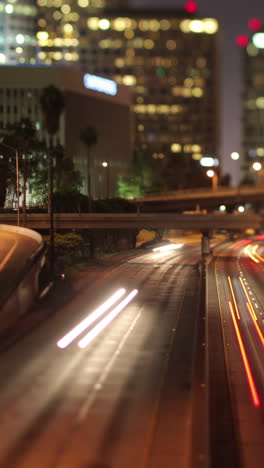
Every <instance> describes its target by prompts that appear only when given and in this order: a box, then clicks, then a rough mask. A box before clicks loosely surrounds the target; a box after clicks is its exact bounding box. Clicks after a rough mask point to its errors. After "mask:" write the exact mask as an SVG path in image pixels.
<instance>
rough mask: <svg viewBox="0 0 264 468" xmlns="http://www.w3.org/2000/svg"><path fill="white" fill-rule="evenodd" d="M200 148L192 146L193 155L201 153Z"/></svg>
mask: <svg viewBox="0 0 264 468" xmlns="http://www.w3.org/2000/svg"><path fill="white" fill-rule="evenodd" d="M201 150H202V148H201V146H200V145H192V151H193V152H195V153H198V151H201Z"/></svg>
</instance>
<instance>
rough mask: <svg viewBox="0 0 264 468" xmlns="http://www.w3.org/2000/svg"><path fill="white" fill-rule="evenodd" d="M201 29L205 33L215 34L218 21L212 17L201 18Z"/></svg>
mask: <svg viewBox="0 0 264 468" xmlns="http://www.w3.org/2000/svg"><path fill="white" fill-rule="evenodd" d="M203 30H204V32H206V33H207V34H215V33H216V32H217V31H218V22H217V21H216V20H215V19H214V18H205V19H204V20H203Z"/></svg>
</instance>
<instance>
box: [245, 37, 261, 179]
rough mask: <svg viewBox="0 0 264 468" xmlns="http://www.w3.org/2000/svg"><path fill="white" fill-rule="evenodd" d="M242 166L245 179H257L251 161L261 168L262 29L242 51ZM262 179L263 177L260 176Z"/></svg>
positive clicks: (257, 175)
mask: <svg viewBox="0 0 264 468" xmlns="http://www.w3.org/2000/svg"><path fill="white" fill-rule="evenodd" d="M242 87H243V90H242V106H243V108H242V155H243V162H242V169H243V177H244V181H245V182H248V183H250V182H251V183H252V182H254V183H255V182H257V180H258V179H259V174H257V173H256V171H254V169H253V164H254V163H256V162H260V163H261V164H262V166H263V169H264V138H263V137H264V32H263V31H259V32H256V33H254V34H253V35H252V38H251V40H250V42H249V44H248V46H247V47H244V49H243V51H242ZM262 178H263V177H262Z"/></svg>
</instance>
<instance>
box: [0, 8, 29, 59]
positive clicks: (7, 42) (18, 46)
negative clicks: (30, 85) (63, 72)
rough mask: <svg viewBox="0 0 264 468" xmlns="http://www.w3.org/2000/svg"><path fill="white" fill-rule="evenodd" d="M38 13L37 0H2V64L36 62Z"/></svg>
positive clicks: (0, 55) (0, 53)
mask: <svg viewBox="0 0 264 468" xmlns="http://www.w3.org/2000/svg"><path fill="white" fill-rule="evenodd" d="M37 15H38V7H37V5H36V2H35V0H13V1H12V2H11V1H10V2H7V1H3V0H0V64H1V63H10V64H12V63H13V64H15V63H35V62H36V60H37V58H36V47H37V39H36V33H37Z"/></svg>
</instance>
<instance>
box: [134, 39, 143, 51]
mask: <svg viewBox="0 0 264 468" xmlns="http://www.w3.org/2000/svg"><path fill="white" fill-rule="evenodd" d="M143 43H144V42H143V39H141V37H136V38H135V39H134V41H133V44H134V47H136V48H138V49H139V48H141V47H143Z"/></svg>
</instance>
